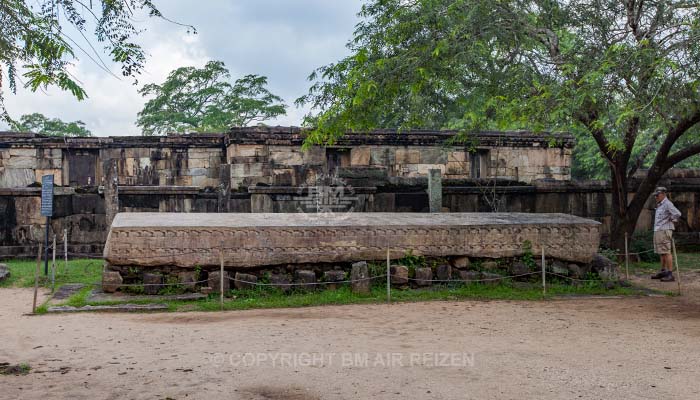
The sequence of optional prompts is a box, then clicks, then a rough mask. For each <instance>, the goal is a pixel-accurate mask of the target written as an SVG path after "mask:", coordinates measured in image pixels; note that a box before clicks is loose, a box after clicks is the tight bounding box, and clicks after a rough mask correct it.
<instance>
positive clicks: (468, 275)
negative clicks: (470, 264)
mask: <svg viewBox="0 0 700 400" xmlns="http://www.w3.org/2000/svg"><path fill="white" fill-rule="evenodd" d="M455 271H456V275H457V276H456V277H455V278H457V279H459V280H461V281H464V282H467V283H469V282H474V281H478V280H479V279H481V273H480V272H479V271H464V270H455Z"/></svg>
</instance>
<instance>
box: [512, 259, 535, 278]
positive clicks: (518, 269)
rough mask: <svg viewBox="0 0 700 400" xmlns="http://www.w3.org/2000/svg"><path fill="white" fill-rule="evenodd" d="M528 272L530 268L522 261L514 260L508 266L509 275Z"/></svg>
mask: <svg viewBox="0 0 700 400" xmlns="http://www.w3.org/2000/svg"><path fill="white" fill-rule="evenodd" d="M529 272H530V268H528V266H527V265H525V263H524V262H522V261H516V262H514V263H513V264H512V265H511V266H510V274H511V275H525V274H527V273H529Z"/></svg>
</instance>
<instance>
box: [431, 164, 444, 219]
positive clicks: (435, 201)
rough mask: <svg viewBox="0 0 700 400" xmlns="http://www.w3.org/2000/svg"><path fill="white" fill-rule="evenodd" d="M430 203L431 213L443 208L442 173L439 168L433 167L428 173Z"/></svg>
mask: <svg viewBox="0 0 700 400" xmlns="http://www.w3.org/2000/svg"><path fill="white" fill-rule="evenodd" d="M428 203H429V208H430V212H431V213H437V212H440V211H441V210H442V175H441V174H440V170H439V169H431V170H430V171H429V173H428Z"/></svg>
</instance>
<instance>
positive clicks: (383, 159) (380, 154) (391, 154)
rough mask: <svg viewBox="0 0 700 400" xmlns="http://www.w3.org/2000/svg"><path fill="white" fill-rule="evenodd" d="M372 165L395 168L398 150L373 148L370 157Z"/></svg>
mask: <svg viewBox="0 0 700 400" xmlns="http://www.w3.org/2000/svg"><path fill="white" fill-rule="evenodd" d="M369 163H370V165H384V166H393V165H394V164H396V149H395V148H394V147H372V148H370V155H369Z"/></svg>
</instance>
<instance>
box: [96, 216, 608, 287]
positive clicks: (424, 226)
mask: <svg viewBox="0 0 700 400" xmlns="http://www.w3.org/2000/svg"><path fill="white" fill-rule="evenodd" d="M599 243H600V223H598V222H596V221H593V220H588V219H584V218H580V217H575V216H572V215H566V214H526V213H432V214H421V213H345V214H304V213H289V214H280V213H258V214H207V213H197V214H182V213H120V214H117V216H116V217H115V219H114V221H113V223H112V225H111V228H110V230H109V234H108V237H107V242H106V245H105V249H104V258H105V261H106V267H105V272H104V276H103V288H104V289H105V290H106V291H115V290H117V289H118V288H119V287H120V286H121V285H122V284H124V283H133V282H143V283H144V284H145V286H144V288H145V290H146V292H147V293H148V292H151V293H156V292H157V291H158V289H159V287H158V285H160V284H163V283H164V282H174V283H178V284H181V285H183V286H184V287H188V288H190V289H196V288H197V287H198V286H200V287H210V288H212V289H214V290H216V289H218V287H219V283H218V282H219V279H220V276H219V270H220V265H221V261H222V260H223V264H224V268H225V270H226V274H227V275H228V276H229V277H231V278H234V279H233V281H234V282H233V283H234V285H235V286H236V287H237V288H242V287H249V286H251V285H252V284H254V283H255V282H257V281H258V279H259V278H261V277H262V276H264V275H266V276H267V277H268V279H269V280H270V282H271V283H272V284H275V283H277V284H279V286H280V287H282V288H288V286H287V285H288V284H290V283H292V282H297V283H301V284H305V285H308V286H309V287H312V286H313V285H314V284H315V283H316V282H317V280H318V279H319V278H320V279H322V280H323V281H325V282H341V281H344V280H346V277H347V275H348V274H347V273H348V272H351V276H353V277H357V276H364V277H365V278H366V277H367V276H366V275H367V274H368V272H367V264H366V262H372V261H374V262H377V263H385V262H386V258H387V250H389V257H390V258H391V259H392V260H396V259H401V258H403V257H405V255H406V254H413V255H416V256H421V257H426V258H429V259H433V260H443V261H444V262H443V263H442V264H443V265H435V268H433V269H431V268H419V270H420V271H419V270H416V271H415V272H414V273H413V274H414V278H415V279H413V281H414V282H416V285H418V286H425V285H427V284H428V282H430V281H432V280H435V279H437V280H451V279H453V278H456V279H457V280H466V281H468V280H477V275H478V276H479V277H485V276H486V277H487V276H489V275H488V274H489V273H490V272H488V270H490V269H494V270H495V269H498V267H499V264H498V262H497V260H503V259H516V258H518V257H522V256H524V255H525V254H526V253H528V252H529V253H530V254H534V258H536V259H537V258H539V255H540V254H541V251H542V248H543V247H544V252H545V255H546V257H547V259H549V260H557V261H556V262H557V263H559V265H563V267H560V268H563V269H564V270H562V271H560V272H562V273H567V274H568V273H569V272H571V274H573V275H581V274H582V271H585V270H586V265H589V264H590V263H591V261H592V260H593V258H594V256H595V254H596V251H597V249H598V246H599ZM470 260H472V261H474V260H480V261H479V262H480V265H481V267H482V268H481V269H482V271H473V270H472V269H471V268H470ZM481 261H483V262H481ZM362 264H364V269H363V266H362ZM514 265H515V268H516V269H517V268H518V267H517V263H516V264H514ZM552 265H555V264H552ZM351 268H352V271H349V270H350V269H351ZM509 268H512V267H509ZM567 268H568V269H567ZM470 270H472V271H471V272H472V273H471V274H470V273H469V272H470ZM391 272H392V275H393V276H392V283H394V284H407V283H408V280H409V276H408V268H405V267H399V266H394V267H392V271H391ZM513 272H518V271H513ZM475 273H476V274H477V275H475ZM520 273H524V272H523V271H522V267H521V269H520ZM515 275H517V274H515ZM204 276H208V278H209V280H204V279H203V277H204ZM492 276H500V275H493V274H492ZM225 281H226V283H225V285H226V288H228V287H229V285H230V282H229V279H225Z"/></svg>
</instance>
